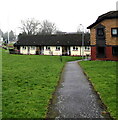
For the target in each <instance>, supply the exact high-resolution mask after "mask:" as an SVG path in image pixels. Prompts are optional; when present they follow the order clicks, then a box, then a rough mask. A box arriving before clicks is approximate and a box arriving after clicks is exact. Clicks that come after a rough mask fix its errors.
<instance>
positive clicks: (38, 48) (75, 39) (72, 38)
mask: <svg viewBox="0 0 118 120" xmlns="http://www.w3.org/2000/svg"><path fill="white" fill-rule="evenodd" d="M14 46H15V47H17V49H18V50H19V51H20V54H37V55H70V56H82V55H84V56H86V55H90V54H91V52H90V51H91V50H90V43H89V34H85V36H84V46H82V35H81V34H60V35H25V36H24V35H20V36H19V40H18V41H17V43H15V44H14Z"/></svg>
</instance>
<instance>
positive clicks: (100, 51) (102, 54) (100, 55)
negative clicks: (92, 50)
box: [96, 47, 106, 58]
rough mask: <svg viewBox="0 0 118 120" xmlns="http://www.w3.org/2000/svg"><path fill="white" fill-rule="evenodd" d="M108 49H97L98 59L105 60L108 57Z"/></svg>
mask: <svg viewBox="0 0 118 120" xmlns="http://www.w3.org/2000/svg"><path fill="white" fill-rule="evenodd" d="M105 51H106V48H105V47H97V56H96V57H97V58H105V57H106V52H105Z"/></svg>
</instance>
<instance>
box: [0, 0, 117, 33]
mask: <svg viewBox="0 0 118 120" xmlns="http://www.w3.org/2000/svg"><path fill="white" fill-rule="evenodd" d="M116 2H117V0H0V29H1V30H2V31H3V32H5V31H7V30H8V29H9V30H11V29H12V30H13V31H14V32H15V31H16V33H17V34H18V33H19V31H20V30H19V27H20V26H21V20H26V19H28V18H35V19H37V20H39V21H42V20H45V19H47V20H49V21H50V22H53V23H55V24H56V26H57V28H58V29H59V30H61V31H63V32H76V31H77V27H78V26H79V24H82V25H83V26H84V28H86V27H87V26H89V25H90V24H92V23H93V22H95V20H96V19H97V17H98V16H99V15H101V14H104V13H106V12H108V11H112V10H116ZM8 26H9V27H8Z"/></svg>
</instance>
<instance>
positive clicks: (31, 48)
mask: <svg viewBox="0 0 118 120" xmlns="http://www.w3.org/2000/svg"><path fill="white" fill-rule="evenodd" d="M28 47H29V49H28ZM49 47H50V49H49V50H48V49H46V46H44V51H43V53H44V55H62V46H59V47H60V50H57V49H56V46H49ZM73 47H74V46H70V53H71V54H70V55H72V56H81V55H85V56H86V55H91V49H89V50H87V49H85V46H84V47H80V46H75V47H76V48H77V50H76V49H73ZM68 51H69V50H68ZM20 53H21V54H36V46H21V47H20Z"/></svg>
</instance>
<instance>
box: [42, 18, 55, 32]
mask: <svg viewBox="0 0 118 120" xmlns="http://www.w3.org/2000/svg"><path fill="white" fill-rule="evenodd" d="M40 33H41V34H54V33H56V26H55V24H54V23H52V22H49V21H48V20H44V21H43V22H42V24H41V29H40Z"/></svg>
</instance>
